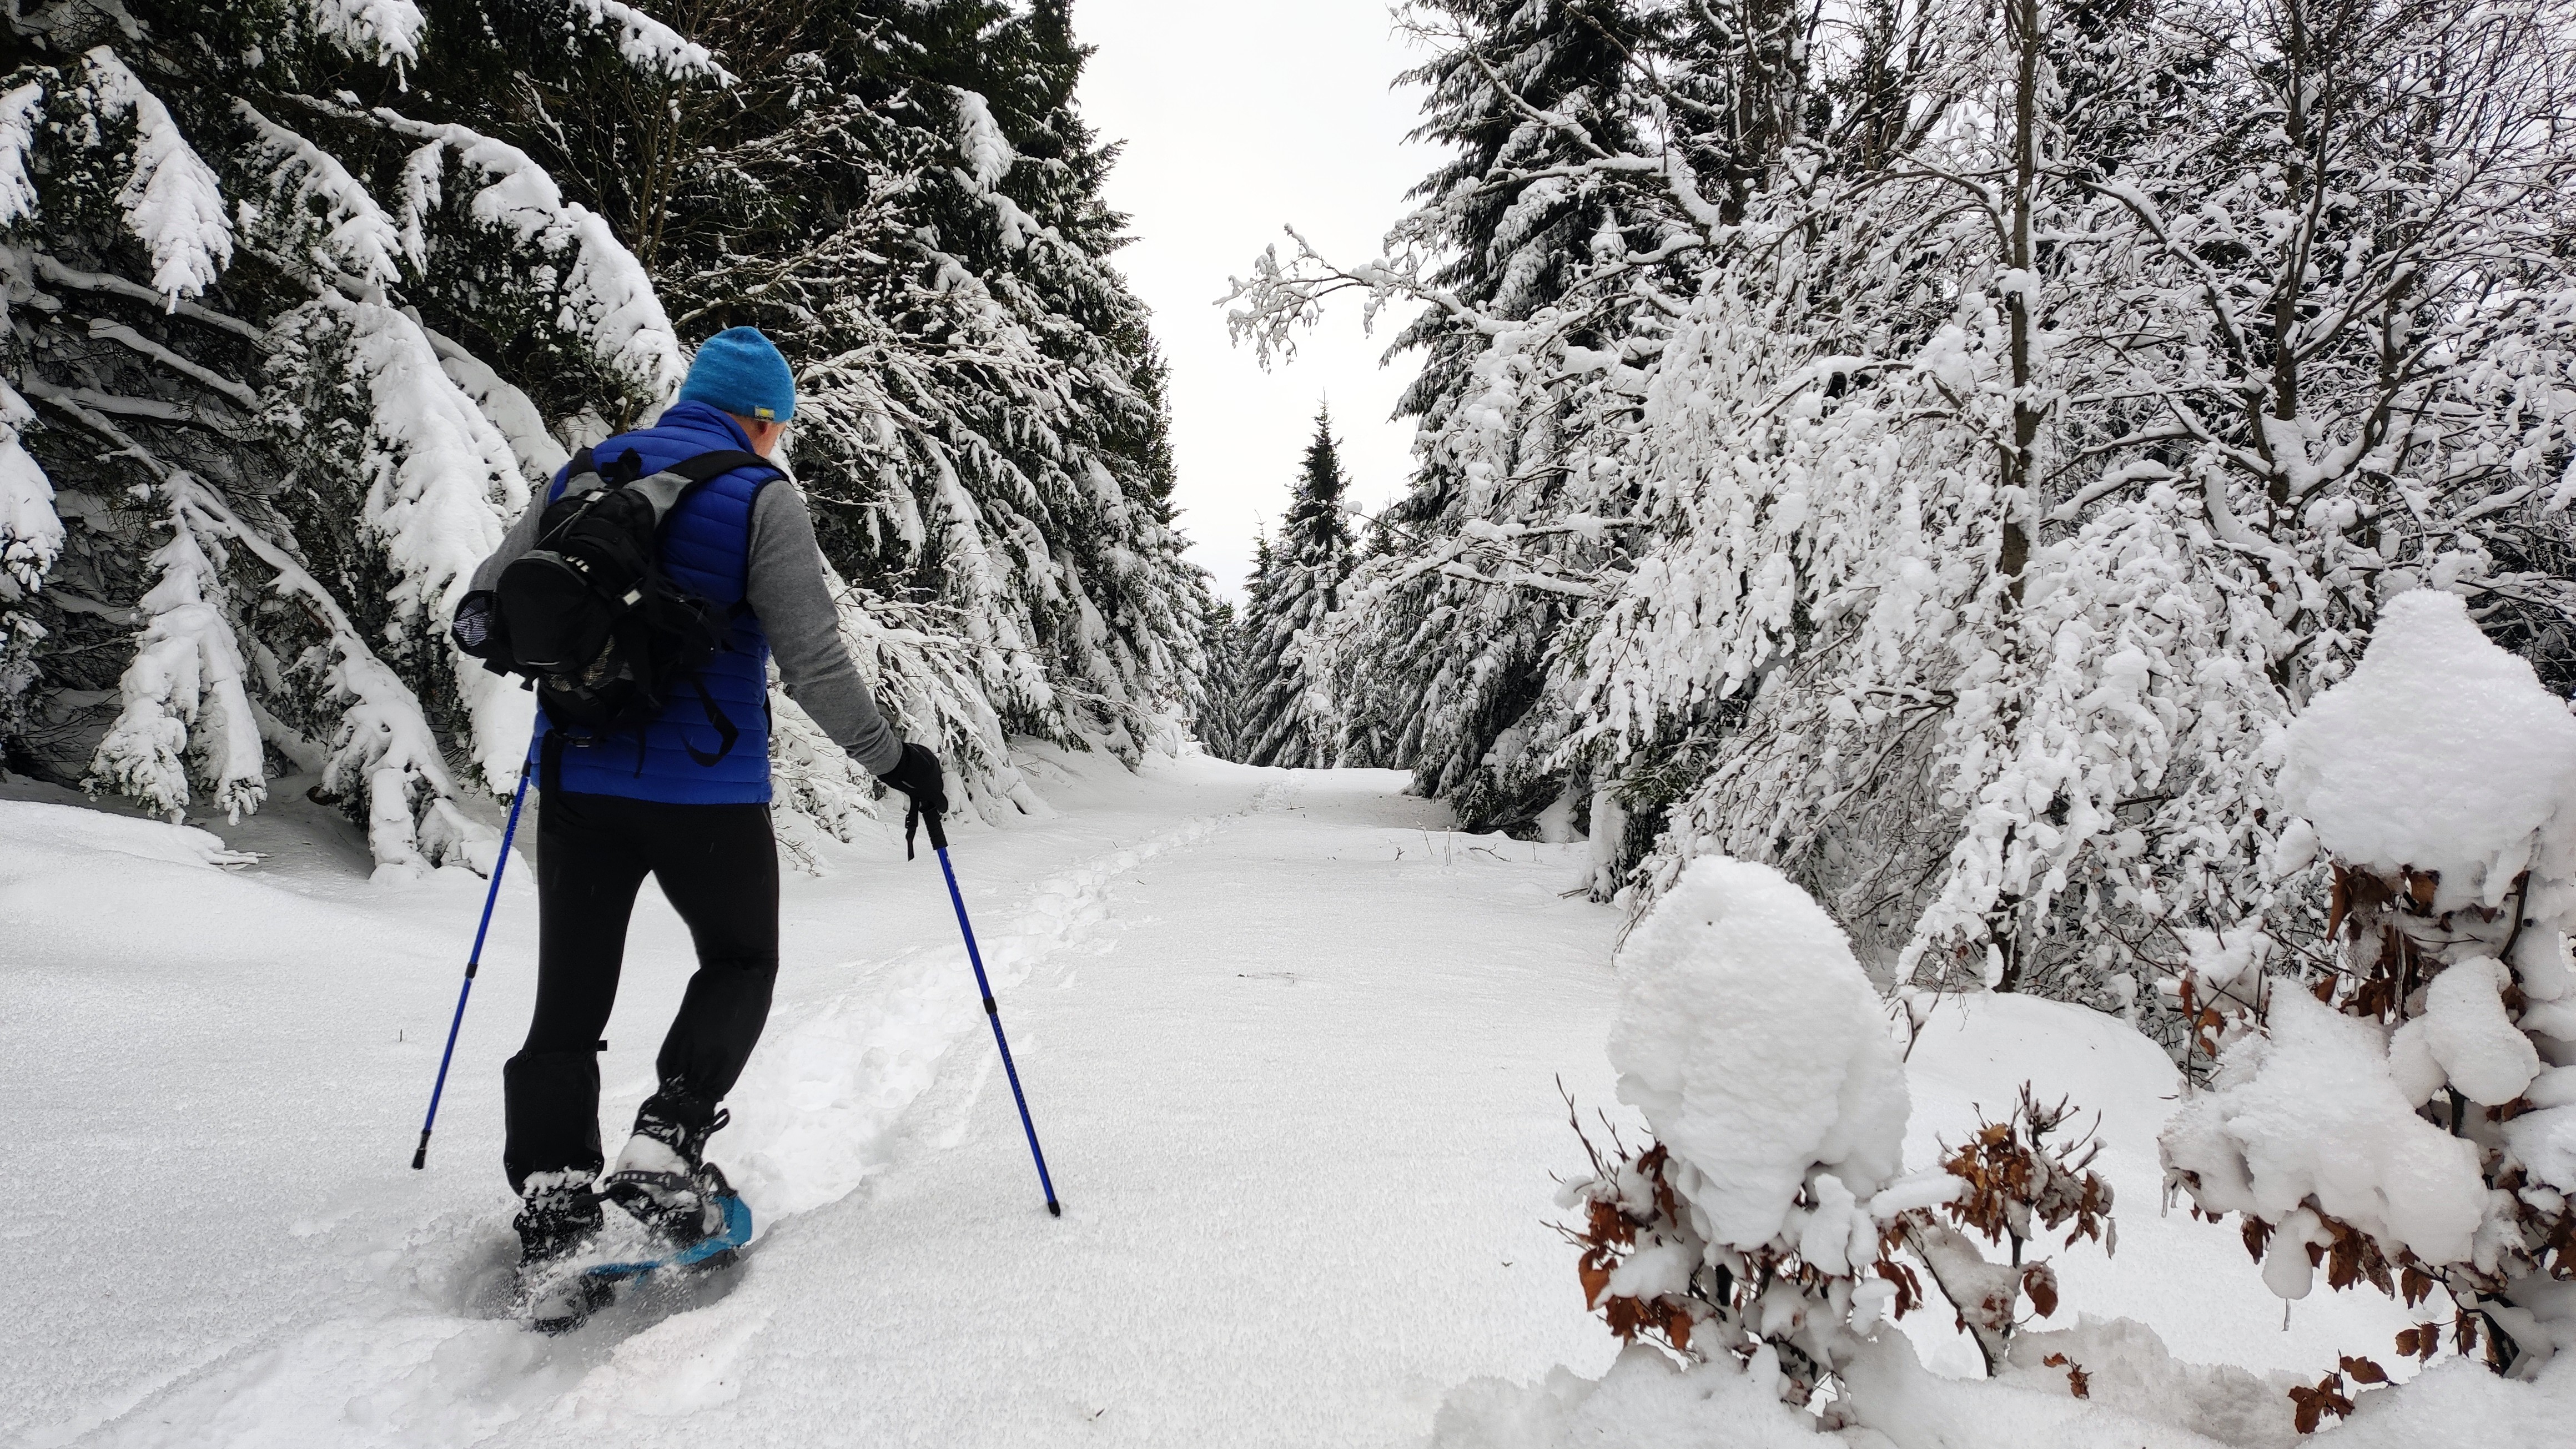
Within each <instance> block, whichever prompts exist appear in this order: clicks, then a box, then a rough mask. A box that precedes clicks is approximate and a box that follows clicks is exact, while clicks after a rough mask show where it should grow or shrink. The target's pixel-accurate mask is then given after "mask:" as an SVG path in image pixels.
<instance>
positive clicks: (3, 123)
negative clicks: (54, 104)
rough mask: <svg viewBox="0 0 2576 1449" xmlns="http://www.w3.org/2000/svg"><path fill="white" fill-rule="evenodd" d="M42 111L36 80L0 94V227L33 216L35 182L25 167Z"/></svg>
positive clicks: (42, 95)
mask: <svg viewBox="0 0 2576 1449" xmlns="http://www.w3.org/2000/svg"><path fill="white" fill-rule="evenodd" d="M44 110H45V88H44V86H43V85H42V84H40V83H38V82H36V81H29V82H27V83H26V84H25V85H22V86H19V87H18V88H16V89H15V90H12V91H9V92H8V93H7V94H5V95H0V227H8V226H14V225H16V224H17V223H18V222H19V221H20V220H22V219H24V218H28V217H32V216H34V215H35V214H36V205H37V200H36V182H35V178H34V177H33V176H31V175H29V174H28V166H29V164H30V163H31V161H32V159H33V157H34V155H35V149H36V127H37V125H38V124H39V123H40V118H41V117H42V116H43V114H44Z"/></svg>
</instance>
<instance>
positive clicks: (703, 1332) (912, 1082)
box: [30, 775, 1298, 1449]
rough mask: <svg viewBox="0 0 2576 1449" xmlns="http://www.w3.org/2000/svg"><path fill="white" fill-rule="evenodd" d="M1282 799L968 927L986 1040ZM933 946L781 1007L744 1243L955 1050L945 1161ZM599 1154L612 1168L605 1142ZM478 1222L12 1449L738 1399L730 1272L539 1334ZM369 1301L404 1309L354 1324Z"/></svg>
mask: <svg viewBox="0 0 2576 1449" xmlns="http://www.w3.org/2000/svg"><path fill="white" fill-rule="evenodd" d="M1297 793H1298V783H1297V780H1296V777H1295V776H1293V775H1291V776H1290V777H1288V778H1285V779H1281V780H1278V781H1275V782H1272V783H1270V784H1269V785H1267V786H1266V787H1265V788H1263V789H1262V790H1261V791H1260V792H1259V793H1258V794H1257V795H1256V797H1255V798H1254V800H1253V801H1252V803H1251V804H1250V805H1249V806H1248V807H1247V808H1246V809H1244V810H1241V811H1236V812H1230V813H1228V814H1224V815H1216V816H1193V817H1190V818H1187V819H1184V820H1183V821H1181V822H1180V823H1179V824H1177V825H1175V826H1172V827H1171V828H1169V829H1166V830H1163V831H1161V832H1158V833H1156V834H1154V835H1151V836H1148V837H1147V838H1145V839H1143V840H1140V841H1137V842H1135V843H1134V844H1131V845H1125V846H1121V847H1118V848H1116V849H1112V850H1109V851H1107V852H1105V853H1102V854H1099V855H1097V856H1094V857H1092V858H1090V859H1088V860H1085V861H1083V862H1081V863H1079V864H1076V865H1074V866H1072V867H1070V868H1067V869H1065V870H1062V871H1059V872H1057V873H1056V874H1053V875H1050V876H1048V877H1046V878H1044V879H1043V880H1041V881H1040V882H1039V883H1038V884H1037V885H1036V886H1034V887H1032V888H1030V889H1029V891H1028V892H1027V899H1026V901H1025V903H1024V904H1023V905H1022V906H1021V907H1020V909H1019V910H1018V911H1017V912H1016V914H1015V915H1014V916H1013V917H1012V918H1011V919H1010V921H1009V922H1008V924H1007V925H1006V927H1005V928H1004V929H1003V930H1002V931H1001V932H998V933H995V934H992V935H985V934H983V933H982V932H980V931H979V933H978V940H979V944H980V945H981V946H982V948H983V955H984V965H985V969H986V972H987V975H988V976H989V978H990V980H991V983H992V987H993V990H994V993H995V995H996V997H997V999H998V1000H999V1001H1000V1003H1001V1005H1002V1013H1003V1022H1004V1026H1005V1029H1006V1030H1007V1029H1008V1027H1009V1024H1010V1010H1009V1002H1010V993H1011V992H1012V990H1013V989H1014V988H1016V987H1021V986H1025V985H1028V984H1029V983H1031V982H1032V981H1046V980H1049V979H1053V980H1055V981H1056V982H1058V983H1059V984H1067V985H1069V984H1071V976H1072V971H1073V968H1074V965H1075V962H1076V961H1077V960H1078V958H1079V957H1080V956H1081V955H1083V954H1085V953H1086V951H1093V950H1097V949H1101V948H1103V947H1104V945H1105V943H1104V942H1103V941H1102V940H1101V938H1102V937H1103V935H1104V934H1105V933H1106V932H1108V931H1110V930H1112V929H1114V927H1115V924H1116V922H1115V918H1114V914H1113V910H1112V905H1113V901H1112V897H1113V893H1114V890H1115V887H1116V885H1117V884H1118V882H1119V881H1120V879H1121V878H1122V877H1124V876H1126V875H1128V874H1129V873H1131V872H1133V871H1134V870H1135V869H1136V868H1137V867H1138V866H1140V865H1142V864H1144V863H1145V862H1147V861H1151V860H1154V859H1156V858H1157V857H1160V856H1163V855H1165V854H1166V853H1168V852H1172V851H1176V850H1182V849H1186V848H1189V847H1191V846H1195V845H1198V844H1200V843H1201V842H1204V841H1205V840H1207V839H1208V838H1209V837H1210V836H1212V835H1214V834H1215V833H1217V832H1218V831H1220V830H1222V829H1224V828H1225V827H1226V826H1227V825H1229V824H1231V823H1232V822H1233V821H1235V820H1237V819H1240V818H1242V816H1244V815H1248V814H1254V813H1264V812H1275V811H1278V810H1281V809H1283V808H1286V806H1287V805H1288V804H1289V803H1290V802H1291V801H1293V799H1294V798H1295V796H1296V794H1297ZM963 884H964V883H963V882H961V885H963ZM972 909H973V907H972V905H971V904H970V906H969V911H970V913H971V911H972ZM951 934H952V943H951V944H948V945H945V946H940V947H916V948H914V949H911V950H907V951H904V952H901V953H899V954H897V955H895V956H893V957H892V958H889V959H886V960H882V961H877V962H865V961H861V962H844V963H842V965H841V966H840V967H838V968H836V970H837V971H839V972H841V973H846V975H847V980H848V982H849V984H848V986H847V987H845V988H844V989H842V990H840V991H837V992H835V993H834V994H833V995H832V996H830V997H829V998H828V999H827V1000H825V1001H823V1002H822V1003H821V1004H820V1005H819V1006H813V1007H808V1008H806V1009H804V1010H802V1011H788V1012H782V1013H780V1014H779V1015H780V1016H785V1017H786V1018H787V1019H786V1020H781V1019H779V1016H773V1018H772V1021H771V1023H770V1026H769V1029H768V1030H767V1032H765V1033H764V1036H763V1041H762V1045H761V1048H760V1050H759V1052H758V1053H757V1054H756V1055H755V1057H754V1059H753V1061H752V1064H751V1066H750V1068H749V1069H748V1070H747V1071H746V1072H745V1075H744V1078H743V1081H742V1083H741V1084H740V1086H739V1087H737V1089H736V1091H735V1093H734V1094H733V1097H732V1101H733V1102H735V1103H736V1104H739V1105H737V1106H736V1107H735V1110H734V1120H733V1123H732V1125H731V1127H730V1128H729V1129H728V1131H727V1133H726V1140H725V1141H724V1142H721V1143H719V1144H718V1150H717V1152H716V1153H715V1154H714V1156H715V1157H716V1158H717V1160H718V1161H720V1162H725V1163H728V1164H738V1167H736V1169H735V1170H734V1171H733V1173H732V1176H733V1179H734V1182H735V1185H736V1187H737V1188H738V1189H739V1190H740V1191H741V1192H742V1193H743V1195H744V1200H745V1201H746V1202H747V1203H749V1204H750V1205H751V1206H752V1208H753V1212H754V1216H755V1219H756V1222H757V1224H758V1228H757V1236H756V1238H755V1241H758V1240H759V1239H762V1238H767V1237H769V1236H771V1235H773V1234H777V1233H779V1232H781V1231H782V1230H791V1229H792V1225H793V1224H794V1221H795V1219H796V1218H797V1216H798V1215H800V1214H804V1213H807V1212H810V1211H812V1210H813V1209H815V1208H818V1207H822V1206H825V1205H828V1204H831V1203H833V1202H837V1201H839V1200H840V1199H842V1198H844V1197H846V1196H848V1195H849V1194H850V1193H851V1192H853V1191H855V1190H856V1189H858V1188H859V1187H860V1186H861V1185H862V1184H863V1183H865V1182H866V1181H867V1180H868V1179H869V1178H870V1177H872V1176H874V1175H876V1174H877V1173H880V1172H882V1171H884V1170H885V1169H887V1168H888V1167H890V1166H892V1165H893V1164H894V1162H895V1161H896V1160H897V1157H898V1152H899V1149H900V1147H901V1146H902V1145H903V1143H904V1141H905V1133H904V1130H903V1129H904V1127H905V1124H906V1118H907V1115H908V1114H909V1113H910V1112H911V1110H912V1109H913V1107H914V1106H915V1104H916V1103H917V1102H918V1101H919V1099H920V1098H921V1097H922V1095H923V1094H924V1093H925V1092H926V1091H927V1090H928V1089H929V1088H930V1087H931V1086H932V1084H933V1083H934V1082H936V1081H938V1080H939V1079H940V1077H941V1074H942V1072H943V1071H944V1070H947V1069H949V1068H950V1066H951V1064H952V1059H953V1058H954V1057H955V1055H956V1053H957V1051H958V1050H959V1049H960V1048H961V1047H962V1048H964V1049H965V1050H966V1051H967V1052H968V1053H969V1055H970V1056H971V1057H972V1058H973V1062H972V1066H971V1068H970V1072H971V1082H970V1085H969V1086H968V1088H967V1090H966V1091H965V1092H964V1094H963V1097H962V1100H961V1101H959V1102H957V1103H954V1104H951V1105H950V1106H949V1108H948V1112H947V1115H948V1117H949V1119H950V1120H949V1121H948V1122H946V1123H945V1124H943V1125H942V1126H941V1127H940V1128H939V1129H938V1130H935V1131H934V1132H933V1133H931V1134H930V1137H929V1145H930V1146H932V1147H933V1148H936V1149H941V1150H945V1149H947V1148H952V1147H954V1146H956V1145H957V1144H958V1142H959V1141H961V1140H962V1138H963V1137H964V1135H965V1132H966V1130H967V1126H968V1121H969V1117H968V1109H969V1108H971V1106H972V1105H973V1104H974V1102H975V1101H976V1100H977V1099H979V1098H980V1096H981V1095H982V1092H983V1090H984V1089H985V1087H986V1086H987V1085H988V1084H989V1082H990V1078H991V1076H992V1075H993V1067H994V1065H995V1063H996V1061H997V1060H998V1057H997V1055H996V1054H995V1053H994V1052H993V1050H992V1048H991V1046H990V1036H989V1033H988V1032H987V1030H986V1029H985V1027H984V1025H983V1019H984V1012H983V1010H982V1006H981V1002H980V1000H979V999H978V997H977V995H976V992H975V990H974V975H973V973H972V971H971V969H970V968H969V966H968V963H967V960H966V952H965V948H964V945H963V943H962V941H955V940H954V939H953V936H954V933H953V931H952V933H951ZM1025 1049H1026V1044H1025V1043H1024V1044H1023V1046H1022V1050H1025ZM603 1095H604V1098H605V1097H611V1096H613V1095H614V1093H613V1092H611V1093H604V1094H603ZM609 1146H610V1150H611V1152H612V1154H613V1153H614V1150H615V1142H614V1141H613V1140H612V1141H611V1143H610V1144H609ZM348 1215H349V1210H343V1211H341V1212H339V1213H337V1214H330V1213H325V1214H321V1215H318V1216H311V1217H307V1218H304V1219H299V1220H298V1222H297V1223H296V1224H295V1225H293V1227H291V1229H290V1231H291V1232H292V1233H293V1234H294V1235H295V1236H299V1237H304V1236H314V1235H319V1234H324V1233H328V1232H329V1231H331V1229H332V1227H333V1226H335V1225H336V1222H337V1220H338V1219H342V1218H346V1217H347V1216H348ZM495 1227H496V1225H495V1223H494V1222H493V1221H492V1219H491V1217H490V1216H489V1215H488V1214H482V1213H471V1214H445V1215H441V1216H439V1217H436V1218H433V1219H432V1220H430V1221H428V1222H425V1223H423V1224H421V1225H420V1226H419V1227H418V1228H417V1229H415V1230H414V1231H413V1232H412V1233H411V1234H410V1235H409V1237H408V1239H407V1240H406V1241H404V1242H403V1243H401V1244H400V1245H399V1246H394V1245H390V1244H384V1245H379V1246H377V1247H376V1248H375V1250H374V1251H371V1252H369V1253H367V1254H365V1255H363V1256H362V1257H361V1258H360V1259H358V1260H357V1261H355V1262H353V1263H350V1264H349V1265H348V1267H349V1268H350V1269H351V1270H352V1271H351V1272H350V1273H349V1274H348V1281H346V1282H344V1283H343V1284H340V1285H337V1286H338V1287H339V1289H340V1291H339V1292H338V1293H336V1294H334V1295H333V1296H335V1297H337V1298H339V1299H340V1300H341V1306H342V1307H343V1308H344V1309H346V1310H351V1311H346V1312H343V1313H341V1314H339V1315H336V1316H332V1317H329V1318H327V1319H325V1320H324V1321H321V1322H318V1323H314V1324H311V1325H309V1326H306V1327H303V1328H301V1329H297V1328H294V1327H293V1326H292V1325H291V1324H289V1323H287V1322H284V1321H281V1322H277V1323H272V1324H270V1325H268V1326H267V1328H266V1329H264V1330H262V1329H253V1330H252V1331H250V1332H249V1333H247V1334H245V1335H244V1336H243V1337H242V1339H240V1340H239V1341H237V1342H236V1343H234V1344H232V1345H229V1346H220V1347H214V1348H211V1349H209V1350H207V1351H204V1352H202V1353H201V1354H199V1355H195V1356H192V1358H191V1360H190V1361H188V1362H185V1363H183V1364H181V1365H179V1366H177V1367H175V1368H173V1369H172V1370H171V1371H170V1372H168V1373H167V1374H163V1375H155V1376H154V1377H153V1378H151V1379H149V1380H147V1381H145V1382H143V1383H141V1384H137V1385H132V1386H130V1387H129V1388H128V1389H127V1391H125V1392H123V1393H121V1394H118V1395H117V1396H115V1398H114V1399H112V1400H110V1401H108V1402H106V1403H102V1404H98V1405H96V1406H94V1408H93V1411H92V1412H91V1413H90V1414H87V1415H84V1416H82V1417H81V1418H80V1419H75V1420H73V1421H70V1422H67V1423H61V1424H56V1425H54V1426H52V1427H51V1428H50V1429H49V1430H39V1431H38V1432H37V1433H36V1435H35V1436H34V1438H33V1439H32V1440H31V1441H30V1445H31V1449H34V1446H50V1445H58V1444H68V1443H73V1442H84V1443H97V1444H102V1445H116V1446H150V1445H197V1444H208V1443H244V1444H249V1443H258V1444H324V1443H336V1442H347V1441H349V1440H350V1439H351V1438H352V1437H355V1438H359V1439H363V1440H365V1441H366V1442H371V1443H382V1444H421V1445H460V1444H472V1443H477V1442H481V1441H483V1440H486V1439H489V1438H491V1437H492V1436H493V1435H495V1434H496V1433H498V1432H500V1431H501V1430H503V1429H505V1428H507V1427H510V1426H512V1425H514V1424H518V1423H520V1422H521V1421H522V1420H526V1419H529V1418H531V1417H532V1416H533V1417H535V1418H536V1419H537V1420H539V1421H540V1422H542V1423H544V1424H546V1425H549V1426H554V1425H560V1426H563V1427H566V1428H586V1429H593V1430H595V1429H598V1428H600V1427H602V1426H603V1425H606V1424H608V1423H610V1422H612V1421H614V1420H619V1419H622V1418H623V1417H625V1416H627V1415H643V1416H646V1417H648V1418H667V1417H673V1416H681V1415H687V1414H692V1413H696V1412H699V1411H701V1410H705V1409H709V1408H713V1407H716V1406H718V1405H721V1404H723V1403H726V1402H728V1401H729V1400H731V1399H732V1398H733V1397H734V1395H735V1393H736V1392H738V1387H739V1380H738V1378H729V1377H728V1373H729V1370H730V1367H731V1365H732V1364H733V1363H734V1361H735V1359H736V1358H737V1357H738V1356H739V1354H740V1353H741V1351H742V1349H743V1348H744V1346H745V1345H747V1344H748V1343H750V1342H751V1340H752V1339H753V1338H754V1337H755V1336H756V1335H758V1334H759V1332H760V1331H761V1329H762V1327H763V1326H764V1325H765V1324H766V1323H767V1322H768V1320H769V1317H770V1316H771V1313H772V1312H774V1309H772V1308H762V1309H759V1310H756V1311H753V1310H737V1309H734V1308H732V1307H731V1306H730V1305H728V1304H727V1303H725V1302H724V1301H723V1299H724V1298H725V1297H726V1296H728V1295H729V1294H730V1292H731V1290H732V1287H733V1286H734V1284H733V1280H734V1277H735V1275H734V1274H724V1275H719V1276H718V1278H717V1279H716V1280H715V1281H714V1282H713V1283H711V1284H710V1285H707V1286H704V1287H693V1288H692V1289H691V1290H689V1291H687V1292H686V1293H685V1294H684V1295H682V1294H663V1295H656V1294H654V1293H653V1292H651V1291H649V1290H648V1291H646V1292H642V1293H635V1292H630V1293H629V1295H628V1296H627V1298H626V1299H624V1300H621V1301H620V1302H619V1303H618V1304H617V1305H615V1306H614V1307H613V1308H612V1309H611V1310H609V1311H608V1312H606V1313H604V1314H602V1315H601V1316H600V1317H598V1318H597V1319H595V1320H594V1321H593V1322H592V1323H591V1324H590V1325H588V1326H587V1327H586V1328H585V1329H584V1330H583V1331H581V1332H580V1333H577V1334H574V1335H569V1336H566V1337H564V1338H560V1339H548V1338H544V1337H540V1336H538V1335H534V1334H531V1333H528V1332H527V1331H525V1330H524V1329H523V1328H521V1327H520V1326H519V1325H518V1324H517V1322H516V1321H515V1320H513V1319H511V1318H510V1317H509V1316H508V1314H507V1307H506V1299H507V1293H508V1283H509V1276H510V1261H511V1259H512V1257H513V1256H514V1253H515V1247H516V1240H515V1239H514V1238H510V1237H508V1236H506V1233H496V1232H495ZM317 1286H320V1285H317ZM387 1299H390V1300H393V1301H394V1302H396V1303H397V1304H399V1305H401V1311H396V1312H393V1313H391V1314H387V1313H384V1312H382V1311H381V1309H379V1311H377V1312H375V1313H368V1312H366V1311H364V1306H363V1305H366V1304H369V1303H378V1304H381V1302H383V1301H384V1300H387ZM681 1308H688V1309H691V1310H692V1311H687V1312H680V1311H678V1310H679V1309H681ZM353 1431H354V1435H353ZM84 1436H87V1437H84Z"/></svg>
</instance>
